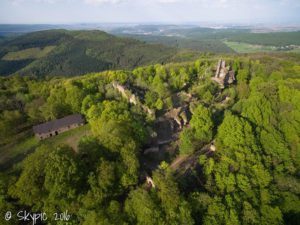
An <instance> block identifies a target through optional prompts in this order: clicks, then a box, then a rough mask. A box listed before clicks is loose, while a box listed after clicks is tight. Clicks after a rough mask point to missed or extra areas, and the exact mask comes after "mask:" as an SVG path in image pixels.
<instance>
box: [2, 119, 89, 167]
mask: <svg viewBox="0 0 300 225" xmlns="http://www.w3.org/2000/svg"><path fill="white" fill-rule="evenodd" d="M90 134H91V131H90V126H89V125H88V124H87V125H84V126H81V127H78V128H76V129H73V130H70V131H67V132H64V133H61V134H59V135H57V136H55V137H51V138H48V139H45V140H42V141H39V140H38V139H37V138H36V137H33V136H31V137H29V138H27V139H25V140H23V141H21V142H19V143H16V144H13V145H9V146H5V147H3V148H2V149H1V151H0V169H8V168H10V167H11V166H13V165H14V164H16V163H18V162H20V161H22V160H23V159H24V158H25V157H26V156H27V155H28V154H30V153H31V152H33V151H34V150H35V149H36V147H38V146H39V145H41V144H46V145H50V146H58V145H60V144H67V145H70V146H71V147H72V148H73V149H74V150H75V151H77V144H78V142H79V140H80V139H81V138H82V137H83V136H86V135H90Z"/></svg>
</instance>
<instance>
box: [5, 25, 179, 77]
mask: <svg viewBox="0 0 300 225" xmlns="http://www.w3.org/2000/svg"><path fill="white" fill-rule="evenodd" d="M174 53H176V50H174V49H173V48H169V47H165V46H162V45H158V44H145V43H143V42H141V41H137V40H134V39H129V38H119V37H115V36H113V35H110V34H107V33H105V32H102V31H66V30H47V31H39V32H33V33H29V34H26V35H23V36H20V37H17V38H15V39H13V40H9V41H5V42H2V43H1V44H0V74H1V75H10V74H15V73H17V74H21V75H35V76H46V75H67V76H70V75H80V74H84V73H89V72H96V71H103V70H107V69H130V68H133V67H136V66H139V65H146V64H149V63H164V62H165V61H167V59H168V58H170V57H171V56H172V55H174Z"/></svg>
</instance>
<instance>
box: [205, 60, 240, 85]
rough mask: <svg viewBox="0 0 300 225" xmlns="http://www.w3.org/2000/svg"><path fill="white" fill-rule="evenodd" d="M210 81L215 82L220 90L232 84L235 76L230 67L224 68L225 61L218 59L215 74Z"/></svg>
mask: <svg viewBox="0 0 300 225" xmlns="http://www.w3.org/2000/svg"><path fill="white" fill-rule="evenodd" d="M211 79H212V80H213V81H215V82H217V83H218V84H219V85H220V87H221V88H224V87H225V86H226V85H228V84H232V83H233V82H234V81H235V74H234V71H233V70H231V68H230V66H226V62H225V60H222V59H220V60H219V62H218V65H217V69H216V74H215V76H214V77H212V78H211Z"/></svg>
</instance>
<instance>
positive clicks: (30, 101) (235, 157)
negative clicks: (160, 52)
mask: <svg viewBox="0 0 300 225" xmlns="http://www.w3.org/2000/svg"><path fill="white" fill-rule="evenodd" d="M220 58H222V59H223V60H225V62H226V65H227V67H228V68H229V67H230V69H232V70H233V71H234V74H235V81H234V82H233V83H231V84H228V85H227V84H226V85H225V86H220V85H219V84H218V83H216V82H215V80H216V79H212V77H213V76H214V74H215V69H216V66H217V65H218V61H219V59H220ZM221 70H223V71H224V70H225V69H224V68H223V67H222V69H221ZM118 87H119V88H118ZM122 90H123V92H122ZM133 95H134V96H135V97H133ZM145 109H149V110H145ZM150 110H151V112H152V113H149V111H150ZM75 113H81V114H82V115H84V117H85V119H86V121H87V125H84V126H82V127H79V128H76V129H73V130H70V131H67V132H65V133H62V134H58V135H55V136H54V135H53V136H52V137H50V138H48V139H44V140H40V141H38V140H37V139H35V137H34V136H33V134H32V133H30V132H31V128H32V126H33V125H36V124H39V123H42V122H45V121H49V120H52V119H58V118H63V117H64V116H67V115H72V114H75ZM28 153H31V154H28ZM22 159H24V160H23V161H22ZM1 166H2V168H3V167H5V168H6V169H5V170H1ZM299 174H300V59H299V55H296V54H281V55H279V54H276V55H275V54H272V55H271V54H270V55H267V54H260V55H258V54H256V55H254V54H252V55H250V56H242V55H239V56H236V55H235V56H233V55H227V56H224V55H223V56H221V55H215V56H206V57H202V58H199V59H198V60H196V61H192V62H185V63H177V64H174V63H172V64H167V65H160V64H156V65H149V66H144V67H137V68H135V69H134V70H131V71H130V70H126V71H123V70H118V71H113V70H111V71H105V72H101V73H93V74H86V75H85V76H78V77H72V78H66V77H61V78H54V77H53V78H50V79H37V78H35V77H28V76H10V77H0V178H1V179H0V214H1V215H2V218H0V224H1V225H2V224H3V225H10V224H16V225H24V224H25V222H23V221H18V220H17V219H18V218H17V217H16V215H17V213H18V212H21V211H24V209H26V211H28V212H45V213H46V215H47V216H48V221H45V222H43V223H42V222H41V223H39V222H40V221H37V223H39V224H45V225H46V224H47V225H50V224H72V225H99V224H101V225H103V224H104V225H108V224H109V225H119V224H128V225H181V224H183V225H299V221H300V179H299ZM149 177H151V180H152V181H153V185H151V183H150V184H149V183H148V184H147V182H146V180H148V179H149ZM147 178H148V179H147ZM7 211H9V212H11V213H12V218H11V220H10V221H4V216H3V215H5V213H6V212H7ZM66 211H67V214H69V215H71V217H70V221H63V222H64V223H62V221H55V220H54V217H51V215H53V213H54V212H59V213H60V212H61V213H63V212H66ZM2 221H3V222H2ZM26 222H28V223H27V224H30V222H31V221H26Z"/></svg>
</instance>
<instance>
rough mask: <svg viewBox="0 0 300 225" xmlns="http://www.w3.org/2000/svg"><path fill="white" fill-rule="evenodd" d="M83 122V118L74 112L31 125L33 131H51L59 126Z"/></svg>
mask: <svg viewBox="0 0 300 225" xmlns="http://www.w3.org/2000/svg"><path fill="white" fill-rule="evenodd" d="M79 123H84V119H83V117H82V115H80V114H74V115H70V116H66V117H64V118H61V119H57V120H52V121H49V122H46V123H42V124H39V125H36V126H33V132H34V133H48V132H51V131H56V130H58V129H60V128H63V127H67V126H70V125H73V124H79Z"/></svg>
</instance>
